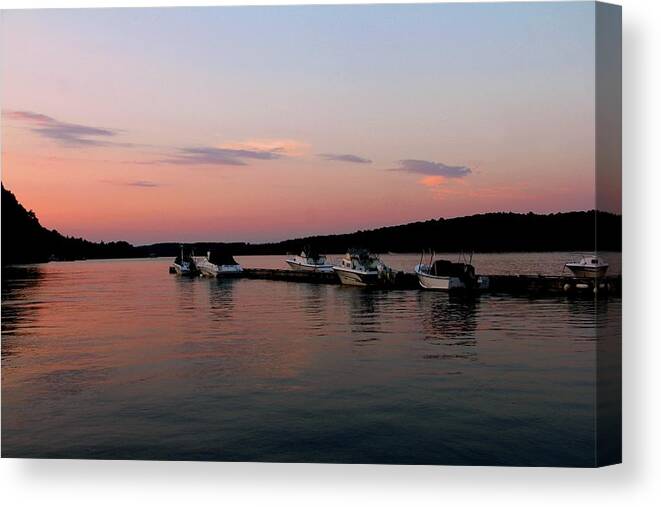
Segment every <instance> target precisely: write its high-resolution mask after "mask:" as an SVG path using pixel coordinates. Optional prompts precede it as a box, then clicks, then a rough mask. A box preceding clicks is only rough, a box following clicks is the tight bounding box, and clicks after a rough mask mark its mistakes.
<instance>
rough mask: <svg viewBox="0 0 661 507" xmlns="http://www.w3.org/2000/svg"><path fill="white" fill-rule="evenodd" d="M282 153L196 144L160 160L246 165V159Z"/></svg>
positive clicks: (183, 163)
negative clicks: (196, 145)
mask: <svg viewBox="0 0 661 507" xmlns="http://www.w3.org/2000/svg"><path fill="white" fill-rule="evenodd" d="M283 156H284V155H282V154H280V153H277V152H274V151H261V150H245V149H231V148H215V147H213V146H198V147H188V148H180V149H179V152H178V153H177V154H176V155H174V156H172V157H170V158H166V159H163V160H161V161H160V162H161V163H165V164H176V165H226V166H242V165H246V160H277V159H280V158H283Z"/></svg>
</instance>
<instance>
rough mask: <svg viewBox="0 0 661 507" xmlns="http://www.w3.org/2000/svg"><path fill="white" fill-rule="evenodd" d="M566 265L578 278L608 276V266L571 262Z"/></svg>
mask: <svg viewBox="0 0 661 507" xmlns="http://www.w3.org/2000/svg"><path fill="white" fill-rule="evenodd" d="M566 266H567V268H568V269H569V270H570V271H571V272H572V274H573V275H574V276H575V277H576V278H601V277H603V276H606V271H608V266H597V267H592V266H581V265H576V266H572V265H571V264H567V265H566Z"/></svg>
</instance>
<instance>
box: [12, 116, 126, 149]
mask: <svg viewBox="0 0 661 507" xmlns="http://www.w3.org/2000/svg"><path fill="white" fill-rule="evenodd" d="M2 115H3V117H5V118H7V119H9V120H15V121H20V122H24V123H27V124H29V125H31V127H30V130H31V131H32V132H34V133H35V134H38V135H40V136H42V137H45V138H47V139H51V140H53V141H55V142H57V143H59V144H61V145H64V146H71V147H83V146H110V145H120V146H131V144H129V143H118V142H114V141H111V140H110V138H113V137H115V136H116V135H117V134H118V133H119V131H118V130H113V129H108V128H100V127H91V126H88V125H81V124H78V123H68V122H63V121H60V120H56V119H55V118H53V117H51V116H47V115H45V114H41V113H35V112H32V111H3V112H2Z"/></svg>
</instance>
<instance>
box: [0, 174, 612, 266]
mask: <svg viewBox="0 0 661 507" xmlns="http://www.w3.org/2000/svg"><path fill="white" fill-rule="evenodd" d="M305 245H312V246H313V247H314V248H315V249H316V250H317V251H319V252H323V253H328V254H333V255H339V254H343V253H344V252H346V251H347V249H349V248H353V247H361V248H366V249H368V250H370V251H372V252H375V253H387V252H392V253H404V252H406V253H420V252H422V251H423V250H426V251H429V250H434V251H437V252H444V253H459V252H467V253H470V252H474V253H487V252H488V253H506V252H510V253H515V252H558V251H561V252H594V251H613V252H619V251H621V249H622V216H621V215H616V214H613V213H608V212H603V211H595V210H591V211H570V212H561V213H551V214H546V215H541V214H535V213H503V212H498V213H485V214H479V215H471V216H466V217H458V218H450V219H444V218H438V219H431V220H427V221H422V222H413V223H409V224H405V225H396V226H390V227H382V228H378V229H371V230H358V231H356V232H352V233H348V234H330V235H320V236H308V237H302V238H296V239H289V240H285V241H280V242H274V243H245V242H229V243H228V242H194V243H190V242H189V243H184V248H185V249H187V250H189V249H194V250H195V251H196V252H197V253H198V254H200V255H202V254H204V253H206V252H207V251H209V250H216V251H218V250H223V251H226V252H228V253H230V254H231V255H286V254H290V253H298V252H300V251H301V249H302V248H303V247H304V246H305ZM180 247H181V244H180V243H178V242H167V243H155V244H151V245H142V246H134V245H131V244H130V243H128V242H126V241H115V242H109V243H106V242H98V243H97V242H92V241H88V240H85V239H82V238H72V237H67V236H63V235H62V234H60V233H59V232H58V231H55V230H49V229H46V228H45V227H43V226H42V225H41V224H40V223H39V219H38V218H37V216H36V214H35V213H34V212H32V211H28V210H26V209H25V208H24V207H23V206H22V205H21V204H20V203H19V202H18V200H17V199H16V197H15V196H14V194H13V193H11V192H10V191H8V190H6V189H5V188H4V186H3V187H2V264H3V265H8V264H22V263H34V262H47V261H49V260H63V261H67V260H81V259H119V258H121V259H125V258H146V257H174V256H176V255H177V254H178V253H179V250H180Z"/></svg>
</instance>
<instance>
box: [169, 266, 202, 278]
mask: <svg viewBox="0 0 661 507" xmlns="http://www.w3.org/2000/svg"><path fill="white" fill-rule="evenodd" d="M172 267H173V268H174V272H175V273H176V274H177V275H179V276H194V275H196V274H197V273H196V272H195V271H193V270H191V268H190V267H188V266H182V265H180V264H177V263H175V264H173V265H172Z"/></svg>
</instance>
